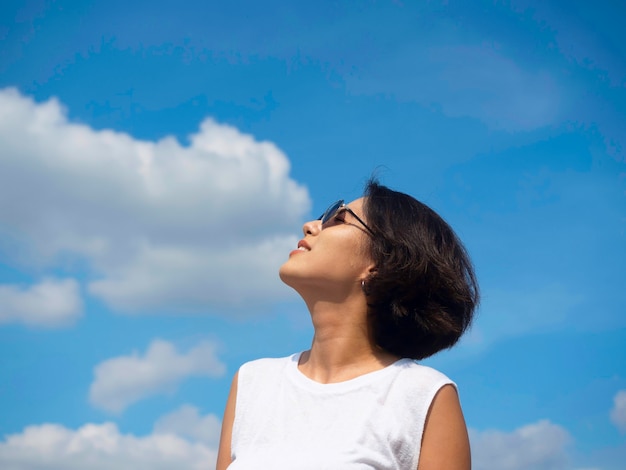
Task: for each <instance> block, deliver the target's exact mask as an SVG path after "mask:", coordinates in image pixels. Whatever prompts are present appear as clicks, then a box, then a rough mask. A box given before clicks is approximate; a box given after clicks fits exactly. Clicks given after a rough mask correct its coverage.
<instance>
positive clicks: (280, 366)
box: [239, 353, 300, 375]
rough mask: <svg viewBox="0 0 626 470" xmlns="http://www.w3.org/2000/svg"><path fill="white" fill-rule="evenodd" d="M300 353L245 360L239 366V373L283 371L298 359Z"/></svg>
mask: <svg viewBox="0 0 626 470" xmlns="http://www.w3.org/2000/svg"><path fill="white" fill-rule="evenodd" d="M299 356H300V354H299V353H296V354H292V355H291V356H285V357H264V358H260V359H254V360H252V361H248V362H245V363H244V364H243V365H241V367H240V368H239V375H241V374H242V373H243V374H259V373H271V372H280V371H283V370H284V369H285V368H286V367H288V366H289V364H292V363H293V362H294V361H295V362H297V361H298V357H299Z"/></svg>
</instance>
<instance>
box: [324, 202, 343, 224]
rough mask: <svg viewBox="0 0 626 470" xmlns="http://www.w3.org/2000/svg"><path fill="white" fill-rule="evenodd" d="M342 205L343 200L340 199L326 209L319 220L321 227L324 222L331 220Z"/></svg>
mask: <svg viewBox="0 0 626 470" xmlns="http://www.w3.org/2000/svg"><path fill="white" fill-rule="evenodd" d="M342 204H343V199H340V200H339V201H337V202H335V203H334V204H333V205H331V206H330V207H329V208H328V209H326V212H324V213H323V214H322V216H321V217H320V219H319V220H321V221H322V225H324V224H325V223H326V222H328V221H329V220H330V219H332V218H333V216H334V215H335V214H336V213H337V210H339V208H340V207H341V206H342Z"/></svg>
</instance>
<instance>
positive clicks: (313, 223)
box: [302, 220, 322, 236]
mask: <svg viewBox="0 0 626 470" xmlns="http://www.w3.org/2000/svg"><path fill="white" fill-rule="evenodd" d="M320 230H322V221H321V220H309V221H308V222H306V223H305V224H304V225H303V226H302V232H303V233H304V235H305V236H306V235H317V234H318V233H319V232H320Z"/></svg>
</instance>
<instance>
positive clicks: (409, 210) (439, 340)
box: [364, 179, 479, 359]
mask: <svg viewBox="0 0 626 470" xmlns="http://www.w3.org/2000/svg"><path fill="white" fill-rule="evenodd" d="M364 196H365V200H364V213H365V217H366V220H367V224H368V225H369V226H370V227H371V228H372V229H373V231H374V236H372V237H370V238H371V241H370V250H371V256H372V259H373V261H374V263H375V265H376V269H375V271H373V272H372V274H371V276H370V277H369V278H368V279H367V280H366V282H365V284H364V291H365V294H366V297H367V303H368V306H369V308H368V316H369V322H370V327H371V328H372V331H373V335H374V340H375V341H376V344H377V345H378V346H379V347H381V348H383V349H385V350H386V351H388V352H390V353H392V354H394V355H396V356H400V357H409V358H413V359H423V358H426V357H429V356H432V355H433V354H435V353H436V352H438V351H441V350H442V349H446V348H450V347H451V346H453V345H454V344H455V343H456V342H457V341H458V340H459V338H460V337H461V335H462V334H463V333H464V332H465V331H466V330H467V328H468V327H469V326H470V324H471V322H472V318H473V316H474V311H475V309H476V307H477V305H478V301H479V290H478V282H477V280H476V275H475V273H474V268H473V266H472V262H471V260H470V258H469V256H468V254H467V251H466V249H465V247H464V246H463V244H462V243H461V241H460V240H459V238H458V237H457V235H456V234H455V233H454V230H452V228H451V227H450V226H449V225H448V224H447V223H446V222H445V221H444V220H443V219H442V218H441V217H440V216H439V215H438V214H437V213H436V212H435V211H433V210H432V209H431V208H430V207H428V206H427V205H426V204H423V203H422V202H420V201H418V200H416V199H415V198H413V197H411V196H409V195H407V194H404V193H401V192H398V191H394V190H391V189H389V188H387V187H386V186H383V185H381V184H379V183H378V182H377V181H376V180H375V179H370V180H369V181H368V183H367V185H366V187H365V192H364Z"/></svg>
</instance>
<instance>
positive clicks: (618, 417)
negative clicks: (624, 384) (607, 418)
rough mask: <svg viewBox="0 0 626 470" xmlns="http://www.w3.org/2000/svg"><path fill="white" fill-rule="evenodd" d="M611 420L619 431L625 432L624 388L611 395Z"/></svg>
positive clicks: (625, 406)
mask: <svg viewBox="0 0 626 470" xmlns="http://www.w3.org/2000/svg"><path fill="white" fill-rule="evenodd" d="M611 421H612V422H613V424H615V426H617V428H618V429H619V430H620V431H622V432H626V390H620V391H619V392H617V393H616V394H615V397H613V408H612V409H611Z"/></svg>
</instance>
